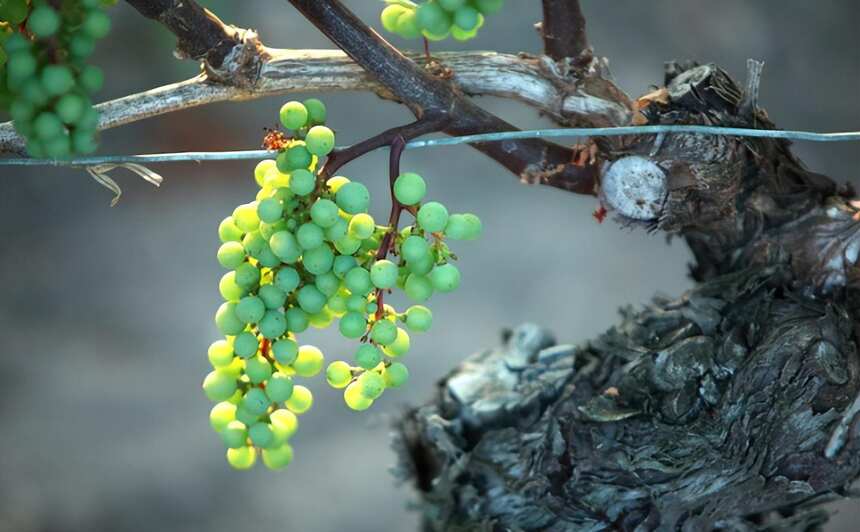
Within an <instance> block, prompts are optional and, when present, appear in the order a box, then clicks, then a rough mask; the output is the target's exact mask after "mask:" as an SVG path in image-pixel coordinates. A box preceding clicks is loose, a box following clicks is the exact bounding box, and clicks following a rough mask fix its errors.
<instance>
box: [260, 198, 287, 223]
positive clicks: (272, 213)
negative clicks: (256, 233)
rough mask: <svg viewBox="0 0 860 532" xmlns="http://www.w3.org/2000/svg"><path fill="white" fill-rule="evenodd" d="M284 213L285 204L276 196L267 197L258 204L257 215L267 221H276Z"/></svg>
mask: <svg viewBox="0 0 860 532" xmlns="http://www.w3.org/2000/svg"><path fill="white" fill-rule="evenodd" d="M283 214H284V206H283V205H282V204H281V201H280V200H278V199H276V198H266V199H264V200H262V201H261V202H260V203H259V205H257V216H258V217H259V218H260V220H262V221H264V222H266V223H270V224H272V223H275V222H277V221H278V220H280V219H281V216H283Z"/></svg>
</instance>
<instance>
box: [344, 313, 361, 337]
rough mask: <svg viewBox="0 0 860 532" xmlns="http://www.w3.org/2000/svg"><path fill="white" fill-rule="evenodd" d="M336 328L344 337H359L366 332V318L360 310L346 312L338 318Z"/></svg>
mask: <svg viewBox="0 0 860 532" xmlns="http://www.w3.org/2000/svg"><path fill="white" fill-rule="evenodd" d="M338 329H339V330H340V334H342V335H343V336H344V337H346V338H361V337H362V336H364V333H366V332H367V318H365V316H364V314H363V313H361V312H347V313H346V314H344V315H343V317H342V318H341V319H340V323H339V324H338Z"/></svg>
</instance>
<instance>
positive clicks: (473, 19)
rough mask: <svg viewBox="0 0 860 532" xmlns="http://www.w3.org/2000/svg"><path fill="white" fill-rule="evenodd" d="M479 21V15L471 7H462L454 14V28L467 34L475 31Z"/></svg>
mask: <svg viewBox="0 0 860 532" xmlns="http://www.w3.org/2000/svg"><path fill="white" fill-rule="evenodd" d="M480 21H481V13H479V12H478V10H477V9H475V8H474V7H471V6H463V7H461V8H460V9H458V10H457V12H456V13H454V24H455V27H457V28H459V29H461V30H463V31H464V32H467V33H469V32H472V31H474V30H476V29H477V28H478V24H479V22H480ZM452 30H453V28H452Z"/></svg>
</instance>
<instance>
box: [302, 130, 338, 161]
mask: <svg viewBox="0 0 860 532" xmlns="http://www.w3.org/2000/svg"><path fill="white" fill-rule="evenodd" d="M305 145H306V146H307V148H308V151H309V152H311V153H312V154H313V155H316V156H317V157H325V156H326V155H328V154H329V153H331V151H332V150H333V149H334V132H333V131H332V130H331V129H329V128H327V127H325V126H314V127H312V128H310V130H308V133H307V135H305Z"/></svg>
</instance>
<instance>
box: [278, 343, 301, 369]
mask: <svg viewBox="0 0 860 532" xmlns="http://www.w3.org/2000/svg"><path fill="white" fill-rule="evenodd" d="M272 354H273V355H274V357H275V360H277V361H278V363H279V364H282V365H284V366H290V365H292V363H293V362H295V361H296V358H297V357H298V356H299V345H298V344H297V343H296V342H295V341H293V340H289V339H286V340H278V341H276V342H274V343H273V344H272Z"/></svg>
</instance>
